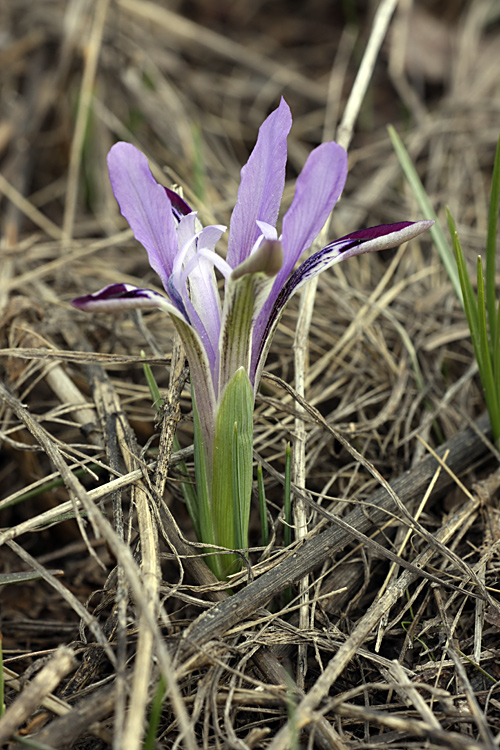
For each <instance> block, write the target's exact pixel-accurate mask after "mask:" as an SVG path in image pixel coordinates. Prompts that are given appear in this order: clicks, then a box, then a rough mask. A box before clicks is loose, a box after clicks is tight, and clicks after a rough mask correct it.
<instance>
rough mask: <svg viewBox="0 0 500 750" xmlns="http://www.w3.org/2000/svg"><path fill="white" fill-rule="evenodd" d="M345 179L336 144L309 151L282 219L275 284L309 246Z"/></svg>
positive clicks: (342, 158)
mask: <svg viewBox="0 0 500 750" xmlns="http://www.w3.org/2000/svg"><path fill="white" fill-rule="evenodd" d="M346 178H347V153H346V151H345V149H343V148H342V146H339V145H338V143H333V142H331V143H322V144H321V146H318V147H317V148H315V149H314V151H311V153H310V154H309V156H308V158H307V161H306V163H305V164H304V168H303V170H302V172H301V173H300V175H299V176H298V178H297V183H296V186H295V195H294V198H293V201H292V205H291V206H290V208H289V209H288V211H287V212H286V214H285V216H284V217H283V233H282V237H281V240H282V242H283V252H284V254H285V257H284V260H283V267H282V269H281V272H280V273H279V274H278V277H277V279H276V283H277V284H279V283H280V281H283V280H285V279H287V278H288V276H289V275H290V274H291V272H292V270H293V267H294V266H295V264H296V263H297V261H298V259H299V258H300V256H301V255H302V253H303V252H304V251H305V250H307V248H308V247H310V246H311V244H312V242H313V241H314V240H315V239H316V237H317V236H318V234H319V233H320V231H321V229H322V228H323V227H324V225H325V223H326V220H327V219H328V216H329V215H330V213H331V211H332V209H333V207H334V206H335V204H336V203H337V201H338V199H339V198H340V194H341V193H342V190H343V189H344V185H345V181H346Z"/></svg>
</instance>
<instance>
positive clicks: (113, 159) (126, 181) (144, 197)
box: [108, 143, 177, 289]
mask: <svg viewBox="0 0 500 750" xmlns="http://www.w3.org/2000/svg"><path fill="white" fill-rule="evenodd" d="M108 169H109V178H110V180H111V186H112V188H113V193H114V194H115V198H116V200H117V201H118V204H119V206H120V211H121V213H122V215H123V216H124V217H125V218H126V219H127V221H128V223H129V224H130V227H131V228H132V231H133V233H134V235H135V238H136V239H137V240H138V241H139V242H140V243H141V244H142V245H144V247H145V248H146V250H147V253H148V258H149V263H150V265H151V267H152V268H153V269H154V270H155V271H156V273H157V274H158V276H159V277H160V278H161V280H162V283H163V286H164V287H165V289H167V285H168V278H169V276H170V274H171V273H172V263H173V258H174V256H175V254H176V252H177V236H176V232H175V220H174V217H173V214H172V206H171V203H170V200H169V198H168V195H167V193H166V191H165V188H164V187H163V186H162V185H159V184H158V183H157V182H156V180H155V178H154V177H153V175H152V174H151V170H150V169H149V166H148V160H147V159H146V157H145V156H144V155H143V154H141V152H140V151H139V150H138V149H136V148H135V146H132V144H131V143H115V145H114V146H113V147H112V149H111V150H110V152H109V154H108Z"/></svg>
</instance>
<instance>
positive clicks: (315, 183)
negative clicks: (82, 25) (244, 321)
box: [253, 142, 347, 365]
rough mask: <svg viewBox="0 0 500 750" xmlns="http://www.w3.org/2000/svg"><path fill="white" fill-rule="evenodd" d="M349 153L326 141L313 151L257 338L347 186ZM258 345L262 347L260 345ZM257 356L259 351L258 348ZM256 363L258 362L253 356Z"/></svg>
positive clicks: (297, 192)
mask: <svg viewBox="0 0 500 750" xmlns="http://www.w3.org/2000/svg"><path fill="white" fill-rule="evenodd" d="M346 177H347V153H346V152H345V150H344V149H343V148H342V146H339V145H338V144H337V143H333V142H331V143H323V144H322V145H321V146H318V147H317V148H315V149H314V151H312V152H311V153H310V154H309V157H308V159H307V161H306V163H305V165H304V168H303V170H302V172H301V173H300V175H299V177H298V178H297V183H296V186H295V196H294V199H293V201H292V205H291V206H290V208H289V209H288V211H287V213H286V214H285V216H284V218H283V235H282V243H283V254H284V258H283V265H282V267H281V270H280V272H279V273H278V275H277V276H276V280H275V282H274V286H273V288H272V290H271V293H270V295H269V298H268V300H267V302H266V304H265V305H264V307H263V309H262V311H261V313H260V315H259V318H258V320H257V322H256V325H255V333H254V340H255V341H259V340H260V339H261V338H262V336H263V335H264V331H265V330H266V327H267V323H268V320H269V316H270V315H271V311H272V309H273V306H274V303H275V302H276V300H277V298H278V296H279V294H280V292H281V290H282V288H283V285H284V284H285V283H286V281H287V279H288V278H289V276H290V274H291V272H292V270H293V267H294V266H295V264H296V262H297V261H298V259H299V258H300V256H301V255H302V253H303V252H304V250H307V248H308V247H309V246H310V245H311V243H312V242H313V241H314V240H315V239H316V237H317V236H318V234H319V232H320V231H321V229H322V228H323V226H324V225H325V223H326V220H327V219H328V216H329V215H330V213H331V211H332V209H333V207H334V206H335V204H336V202H337V200H338V199H339V196H340V194H341V192H342V190H343V188H344V184H345V181H346ZM257 349H258V347H257ZM253 356H254V358H255V357H256V356H257V351H254V355H253ZM253 364H254V365H255V364H256V362H255V360H253Z"/></svg>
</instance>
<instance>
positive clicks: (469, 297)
mask: <svg viewBox="0 0 500 750" xmlns="http://www.w3.org/2000/svg"><path fill="white" fill-rule="evenodd" d="M446 218H447V220H448V228H449V230H450V235H451V240H452V243H453V249H454V251H455V260H456V264H457V274H458V278H459V282H460V287H461V290H462V299H463V302H462V304H463V307H464V310H465V314H466V316H467V321H468V323H469V329H470V332H471V336H472V343H473V344H474V347H476V345H477V341H478V322H477V302H476V295H475V294H474V289H473V288H472V283H471V280H470V277H469V273H468V271H467V266H466V264H465V256H464V253H463V250H462V246H461V244H460V240H459V238H458V232H457V229H456V226H455V222H454V220H453V216H452V215H451V212H450V210H449V209H446Z"/></svg>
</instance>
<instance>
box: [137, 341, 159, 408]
mask: <svg viewBox="0 0 500 750" xmlns="http://www.w3.org/2000/svg"><path fill="white" fill-rule="evenodd" d="M145 356H146V355H145V353H144V352H143V351H141V357H143V358H144V357H145ZM142 369H143V370H144V375H145V377H146V382H147V384H148V388H149V392H150V393H151V398H152V399H153V406H154V408H155V409H156V413H157V414H160V412H161V407H162V406H163V404H164V401H163V398H162V395H161V393H160V389H159V388H158V383H157V382H156V378H155V376H154V375H153V371H152V369H151V367H150V366H149V365H148V363H147V362H143V365H142Z"/></svg>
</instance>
